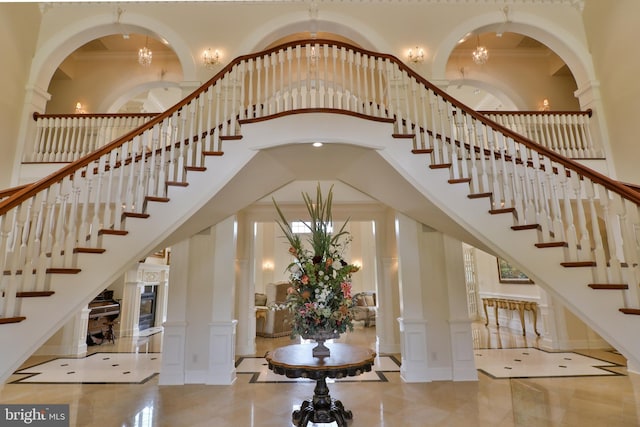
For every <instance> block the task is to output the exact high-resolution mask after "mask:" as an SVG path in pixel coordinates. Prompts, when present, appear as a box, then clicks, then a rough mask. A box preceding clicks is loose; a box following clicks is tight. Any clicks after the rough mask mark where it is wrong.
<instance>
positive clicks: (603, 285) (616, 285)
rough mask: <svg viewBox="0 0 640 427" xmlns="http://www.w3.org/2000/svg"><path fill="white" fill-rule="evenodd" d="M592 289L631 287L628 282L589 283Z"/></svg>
mask: <svg viewBox="0 0 640 427" xmlns="http://www.w3.org/2000/svg"><path fill="white" fill-rule="evenodd" d="M589 287H590V288H591V289H629V285H627V284H626V283H589Z"/></svg>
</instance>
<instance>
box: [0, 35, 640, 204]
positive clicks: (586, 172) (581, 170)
mask: <svg viewBox="0 0 640 427" xmlns="http://www.w3.org/2000/svg"><path fill="white" fill-rule="evenodd" d="M311 45H315V46H319V45H330V46H336V47H338V48H345V49H349V50H353V51H354V52H356V54H364V55H367V56H369V57H372V58H374V59H383V60H389V61H391V62H392V63H394V64H395V65H396V66H397V67H398V68H399V70H400V71H401V72H406V73H407V75H408V76H410V77H411V78H413V79H415V81H416V82H418V83H420V84H422V85H424V86H425V87H426V88H428V89H429V90H431V91H432V92H433V93H434V94H436V95H437V96H439V97H441V98H442V99H443V100H445V101H446V102H448V103H450V104H451V105H453V106H454V107H456V108H459V109H460V110H461V111H462V113H463V114H465V115H468V116H470V117H472V118H473V119H475V120H477V121H479V122H480V123H482V124H484V125H486V126H488V127H489V128H492V129H494V130H497V131H499V132H500V133H502V134H503V135H505V136H507V137H509V138H511V139H513V140H514V141H516V142H518V143H520V144H522V145H524V146H525V147H527V148H528V149H530V150H532V151H534V152H537V153H539V154H541V155H544V156H546V157H548V158H549V159H551V160H552V161H554V162H556V163H558V164H561V165H563V166H564V167H566V168H568V169H571V170H574V171H575V172H577V173H578V174H580V175H582V176H584V177H588V178H590V179H591V180H593V181H594V182H595V183H598V184H600V185H602V186H604V187H605V188H607V189H610V190H613V191H615V192H616V193H618V194H620V195H621V196H622V197H624V198H625V199H628V200H630V201H632V202H634V203H636V204H640V196H639V195H638V194H637V193H636V192H635V191H632V190H630V189H628V188H627V187H626V186H624V185H622V184H620V183H618V182H617V181H614V180H612V179H610V178H608V177H607V176H605V175H603V174H600V173H598V172H596V171H594V170H592V169H590V168H588V167H586V166H583V165H582V164H580V163H578V162H576V161H573V160H571V159H568V158H566V157H564V156H561V155H559V154H557V153H555V152H554V151H552V150H550V149H548V148H547V147H544V146H542V145H540V144H537V143H536V142H534V141H532V140H530V139H528V138H525V137H523V136H521V135H519V134H517V133H515V132H513V131H511V130H510V129H508V128H506V127H504V126H502V125H500V124H498V123H496V122H494V121H492V120H490V119H488V118H487V117H485V116H484V115H483V114H482V113H480V112H476V111H474V110H473V109H471V108H470V107H468V106H466V105H465V104H463V103H461V102H460V101H458V100H456V99H455V98H453V97H452V96H451V95H449V94H447V93H446V92H445V91H444V90H442V89H440V88H438V87H437V86H435V85H433V84H432V83H431V82H429V81H427V80H426V79H424V78H423V77H422V76H420V75H418V74H417V73H416V72H414V71H413V70H412V69H411V68H410V67H409V66H407V65H406V64H404V62H402V61H401V60H399V59H398V58H397V57H396V56H394V55H390V54H384V53H377V52H373V51H369V50H366V49H362V48H359V47H357V46H354V45H351V44H349V43H345V42H341V41H334V40H328V39H306V40H298V41H291V42H288V43H284V44H281V45H278V46H274V47H272V48H270V49H267V50H265V51H262V52H257V53H252V54H247V55H242V56H239V57H237V58H235V59H234V60H232V61H231V62H230V63H229V64H227V65H226V66H224V67H223V68H222V69H221V70H220V71H219V72H218V73H216V74H215V75H214V76H213V77H211V79H209V80H208V81H207V82H205V83H204V84H203V85H202V86H200V88H198V89H196V90H195V91H194V92H192V93H191V94H190V95H188V96H187V97H185V98H184V99H183V100H181V101H180V102H178V103H176V104H175V105H174V106H172V107H170V108H169V109H168V110H166V111H165V112H163V113H161V114H158V115H156V116H154V117H153V118H151V120H149V121H148V122H147V123H145V124H144V125H142V126H140V127H138V128H137V129H134V130H132V131H130V132H128V133H127V134H125V135H123V136H122V137H120V138H118V139H116V140H114V141H112V142H111V143H109V144H107V145H105V146H104V147H101V148H99V149H98V150H96V151H94V152H93V153H90V154H88V155H86V156H84V157H82V158H80V159H78V160H77V161H75V162H73V163H71V164H69V165H67V166H65V167H63V168H62V169H60V170H59V171H57V172H55V173H53V174H51V175H49V176H47V177H45V178H43V179H41V180H39V181H37V182H35V183H34V184H32V185H30V186H28V187H26V188H24V189H22V190H20V191H18V192H17V193H15V194H14V195H13V196H12V197H10V198H9V199H7V200H4V201H2V202H0V214H4V213H6V212H7V211H8V210H9V209H11V208H13V207H15V206H17V205H18V204H19V203H21V202H23V201H24V200H26V199H27V198H29V197H31V196H33V195H34V194H36V193H37V192H38V191H39V190H40V189H42V188H45V187H46V186H48V185H51V184H53V183H56V182H58V181H60V180H61V179H63V178H64V177H65V176H67V175H69V174H72V173H74V172H75V171H76V170H78V169H79V168H82V167H84V166H86V165H88V164H89V163H90V162H92V161H94V160H97V159H98V158H100V157H101V156H102V155H104V154H106V153H108V152H110V151H111V150H113V149H115V148H117V147H119V146H121V145H123V144H124V143H126V142H127V141H130V140H131V139H132V138H134V137H135V136H139V135H142V134H143V133H144V132H145V131H147V130H149V129H151V128H153V127H154V126H155V125H156V124H158V123H160V122H162V121H163V120H164V119H166V118H168V117H170V116H171V115H172V114H174V113H175V112H177V111H179V110H180V109H181V108H184V107H185V106H186V105H188V104H189V103H190V102H191V101H193V100H194V99H196V98H197V97H198V96H199V95H201V94H202V93H203V92H204V91H205V90H207V89H208V88H209V87H210V86H212V85H214V84H215V83H216V82H217V81H218V80H220V79H221V78H222V77H224V75H225V74H226V73H229V72H231V71H232V70H233V68H234V67H236V66H238V65H239V64H241V63H242V62H243V61H250V60H253V59H256V58H259V57H264V56H267V55H270V54H272V53H275V52H278V51H284V50H287V49H288V48H294V47H298V46H301V47H305V46H311Z"/></svg>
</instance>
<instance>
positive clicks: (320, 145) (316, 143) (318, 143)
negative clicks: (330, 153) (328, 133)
mask: <svg viewBox="0 0 640 427" xmlns="http://www.w3.org/2000/svg"><path fill="white" fill-rule="evenodd" d="M312 145H313V146H314V147H316V148H318V147H322V145H323V144H322V142H314V143H313V144H312Z"/></svg>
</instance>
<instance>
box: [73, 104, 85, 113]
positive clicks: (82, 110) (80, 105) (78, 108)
mask: <svg viewBox="0 0 640 427" xmlns="http://www.w3.org/2000/svg"><path fill="white" fill-rule="evenodd" d="M75 113H76V114H84V108H83V107H82V104H81V103H79V102H76V109H75Z"/></svg>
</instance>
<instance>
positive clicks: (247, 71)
mask: <svg viewBox="0 0 640 427" xmlns="http://www.w3.org/2000/svg"><path fill="white" fill-rule="evenodd" d="M312 47H313V49H312ZM298 114H307V115H312V116H314V117H318V120H326V119H327V117H338V116H340V117H348V118H349V119H351V120H358V121H361V122H364V121H366V122H367V123H376V125H375V126H376V131H377V135H380V136H379V137H377V138H376V139H375V141H371V140H366V138H361V137H359V136H358V135H357V134H355V127H353V128H350V127H348V126H344V127H338V128H336V129H334V128H332V127H331V125H329V126H323V127H321V128H320V129H322V130H319V132H321V133H322V132H326V133H327V134H333V136H334V137H335V138H337V139H339V140H342V141H347V142H349V143H351V144H354V145H363V146H367V147H369V148H371V147H372V145H376V149H377V150H378V152H379V155H380V156H382V157H383V158H384V159H385V160H386V161H387V162H388V163H389V164H390V165H392V166H393V167H394V168H395V169H396V170H397V171H398V172H399V173H400V174H401V175H402V176H403V177H404V178H405V179H406V180H407V181H408V182H410V183H411V184H412V185H413V186H414V187H415V188H416V189H418V190H419V191H420V192H421V193H422V194H423V195H424V196H425V197H426V198H427V199H429V200H430V201H431V202H432V203H434V204H435V205H437V206H438V207H439V208H440V209H441V210H443V211H444V212H446V213H447V214H448V215H449V216H450V217H451V218H452V219H453V220H454V221H456V222H457V223H458V224H460V225H461V226H463V227H465V228H466V229H467V230H468V231H469V232H470V233H471V234H473V235H474V236H475V237H476V238H478V239H479V240H481V241H482V242H484V243H485V244H486V245H487V247H489V248H491V249H493V251H494V252H495V253H496V254H497V255H499V256H501V257H504V258H505V259H508V260H510V261H512V262H514V263H515V264H516V265H518V266H519V267H521V268H522V270H523V271H524V272H525V273H527V274H528V275H529V276H530V277H532V278H533V279H534V280H535V281H536V283H538V284H540V285H541V286H543V287H544V289H545V290H547V291H549V292H551V293H552V294H554V295H555V296H557V297H558V298H560V299H561V300H562V301H563V302H564V303H565V304H567V306H568V307H570V308H571V309H572V311H573V312H574V313H576V315H578V316H579V317H581V318H582V319H583V320H584V321H585V322H586V323H588V324H589V325H590V326H591V327H592V328H593V329H594V330H596V331H597V332H598V333H599V334H601V335H602V336H603V338H605V339H607V340H608V341H609V342H610V343H611V344H613V345H615V346H616V348H617V349H618V350H619V351H621V352H622V353H623V355H624V356H625V357H627V359H628V360H629V367H630V369H632V370H636V371H640V340H637V339H636V337H635V331H636V330H637V328H638V327H639V326H640V316H638V314H640V300H639V298H638V292H637V287H638V283H639V279H640V274H639V273H640V270H639V257H640V254H639V252H640V251H639V248H638V240H637V237H636V234H635V230H638V229H640V218H639V216H638V205H639V204H640V196H639V195H638V193H636V192H633V191H632V190H629V189H628V188H626V187H625V186H623V185H621V184H619V183H617V182H614V181H612V180H610V179H609V178H607V177H606V176H603V175H600V174H598V173H597V172H594V171H591V170H589V169H588V168H585V167H583V166H581V165H580V164H578V163H575V162H573V161H571V160H569V159H567V158H565V157H563V156H561V155H559V154H557V153H555V152H553V151H551V150H549V149H547V148H545V147H543V146H540V145H538V144H536V143H534V142H532V141H530V140H528V139H526V138H524V137H522V136H521V135H518V134H516V133H514V132H513V131H511V130H509V129H507V128H504V127H502V126H500V125H498V124H497V123H495V122H492V121H490V120H488V119H487V118H486V117H484V116H483V115H480V114H478V113H476V112H474V111H471V110H469V109H467V108H466V107H465V106H463V105H462V104H460V103H458V102H457V101H456V100H455V99H452V98H451V97H449V96H448V95H447V94H445V93H443V92H442V91H440V90H439V89H438V88H436V87H434V86H433V85H431V84H430V83H429V82H427V81H426V80H424V79H422V78H421V77H420V76H418V75H416V74H415V73H414V72H413V71H412V70H410V69H409V68H408V67H406V66H405V65H404V64H403V63H402V62H401V61H399V60H398V59H397V58H395V57H393V56H390V55H384V54H377V53H374V52H368V51H364V50H361V49H359V48H356V47H354V46H350V45H348V44H344V43H338V42H334V41H328V40H318V39H314V40H305V41H298V42H292V43H288V44H284V45H282V46H277V47H274V48H272V49H270V50H268V51H265V52H260V53H257V54H254V55H249V56H245V57H241V58H238V59H236V60H234V61H232V62H231V63H230V64H229V65H227V66H226V67H225V68H224V69H223V70H221V71H220V72H219V73H218V74H217V75H216V76H214V77H213V78H212V79H211V80H210V81H209V82H207V83H205V84H204V85H203V86H202V87H201V88H200V89H198V90H197V91H196V92H194V93H193V94H192V95H190V96H188V97H187V98H185V99H184V100H183V101H181V102H180V103H178V104H177V105H175V106H174V107H172V108H171V109H169V110H168V111H166V112H164V113H162V114H160V115H158V116H155V117H153V118H152V119H150V120H149V121H147V122H146V123H145V124H143V125H142V126H140V127H138V128H136V129H134V130H132V131H130V132H128V133H126V134H125V135H123V136H122V137H120V138H118V139H116V140H115V141H113V142H111V143H109V144H107V145H105V146H104V147H102V148H100V149H99V150H98V151H95V152H93V153H90V154H88V155H86V156H84V157H82V158H80V159H79V160H77V161H75V162H74V163H71V164H70V165H68V166H66V167H64V168H62V169H60V170H59V171H58V172H56V173H54V174H53V175H51V176H48V177H46V178H44V179H42V180H40V181H38V182H36V183H34V184H32V185H29V186H27V187H25V188H22V189H19V190H18V191H15V192H13V193H12V195H11V196H10V197H8V198H6V199H4V200H2V201H0V215H1V216H0V267H1V268H2V271H3V273H4V274H3V275H2V276H0V288H1V290H2V294H1V297H0V323H2V325H0V342H2V344H1V346H2V348H3V350H2V352H1V354H0V363H1V366H3V367H4V370H3V372H2V380H6V378H7V377H8V376H9V375H10V374H11V373H12V372H13V371H14V370H15V369H16V368H17V367H18V366H19V365H20V363H21V362H22V361H24V360H25V359H26V358H27V357H28V356H29V355H30V354H32V353H33V351H35V350H36V349H37V348H38V347H39V346H40V345H41V344H42V343H43V342H44V341H45V340H46V338H47V337H48V336H50V335H51V333H53V332H54V331H55V330H56V329H58V328H59V327H60V326H61V325H63V324H64V323H65V322H66V321H67V320H68V318H69V317H70V316H71V315H73V313H75V312H77V311H79V310H80V309H81V308H82V307H85V306H86V304H87V303H88V301H89V300H90V299H91V298H92V297H93V296H94V295H95V294H97V293H98V292H99V291H100V290H102V289H103V288H104V287H105V286H107V285H108V284H110V283H112V281H113V280H114V279H115V278H117V277H118V276H119V275H120V274H121V273H122V272H123V271H125V270H126V269H128V267H129V265H130V263H131V261H132V260H137V259H140V258H141V257H143V256H144V255H146V254H147V253H149V252H150V251H152V250H153V249H155V248H156V247H157V246H158V245H159V244H160V243H161V242H162V241H163V239H164V238H165V237H166V236H168V235H169V234H171V233H172V232H173V231H175V230H176V229H178V227H180V226H181V225H182V224H184V223H185V222H186V221H187V220H188V219H189V218H191V217H192V216H193V215H195V214H196V213H197V212H198V211H199V210H200V209H202V208H203V206H205V205H206V204H207V202H209V201H210V200H211V199H212V198H213V197H214V196H216V194H218V193H219V191H220V190H221V189H222V188H223V187H224V186H225V184H227V183H228V182H230V180H231V179H232V178H233V177H234V176H235V175H236V174H237V173H238V172H239V171H240V170H241V169H242V168H243V167H244V166H245V165H247V164H248V162H249V161H250V160H251V159H252V158H253V157H254V156H255V155H256V153H258V152H259V151H260V150H261V149H264V148H268V147H269V146H270V144H271V145H274V144H282V143H284V142H286V140H289V139H292V140H295V139H296V136H298V135H296V134H295V131H294V129H295V116H296V115H298ZM283 120H284V121H286V120H289V122H288V126H287V127H285V128H278V127H277V126H274V127H273V128H271V131H269V132H267V133H262V134H260V133H258V134H256V132H255V130H256V129H258V128H261V126H264V125H265V124H270V123H276V122H282V121H283ZM291 120H293V122H292V121H291ZM371 126H373V125H371ZM277 129H281V130H277ZM292 133H293V135H292ZM297 140H298V141H299V140H301V139H299V138H298V139H297ZM269 141H271V142H269ZM219 209H220V210H224V207H222V206H220V207H219ZM232 213H233V212H228V214H232ZM25 337H29V338H28V339H26V338H25Z"/></svg>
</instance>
